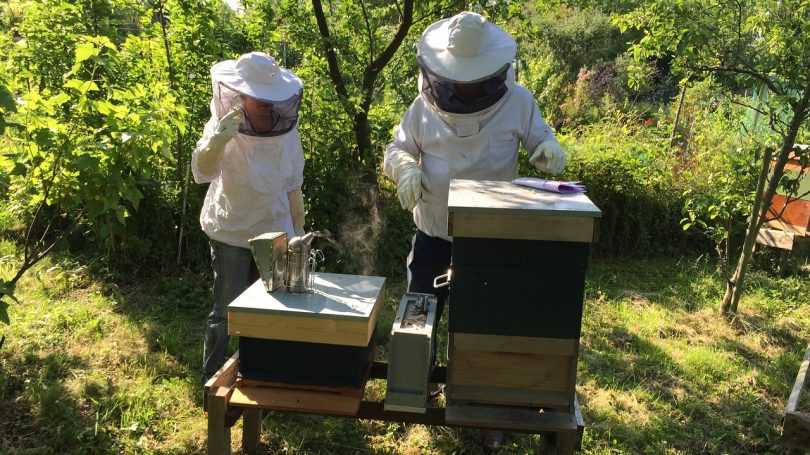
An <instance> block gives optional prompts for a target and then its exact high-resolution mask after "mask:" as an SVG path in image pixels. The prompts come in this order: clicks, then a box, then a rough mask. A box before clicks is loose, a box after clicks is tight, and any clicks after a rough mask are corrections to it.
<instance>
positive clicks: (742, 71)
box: [692, 66, 785, 95]
mask: <svg viewBox="0 0 810 455" xmlns="http://www.w3.org/2000/svg"><path fill="white" fill-rule="evenodd" d="M692 69H693V70H696V71H708V72H715V73H735V74H747V75H749V76H752V77H754V78H756V79H758V80H760V81H762V83H763V84H765V85H767V86H768V88H769V89H771V91H772V92H773V93H776V94H777V95H784V94H785V92H784V90H782V88H781V87H779V86H778V85H776V84H775V83H774V82H773V81H772V80H771V79H770V78H769V77H768V75H766V74H763V73H760V72H759V71H754V70H750V69H745V68H737V67H727V66H695V67H692Z"/></svg>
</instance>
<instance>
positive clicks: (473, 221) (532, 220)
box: [447, 212, 594, 243]
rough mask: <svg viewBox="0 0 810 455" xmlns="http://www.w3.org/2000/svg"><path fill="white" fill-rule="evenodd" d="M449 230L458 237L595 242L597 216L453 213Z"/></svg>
mask: <svg viewBox="0 0 810 455" xmlns="http://www.w3.org/2000/svg"><path fill="white" fill-rule="evenodd" d="M447 223H448V224H447V234H448V235H450V236H454V237H478V238H492V239H520V240H548V241H557V242H585V243H592V242H593V237H594V219H593V218H590V217H581V216H564V215H561V216H549V215H513V214H508V213H507V214H488V213H452V212H451V213H450V214H449V215H448V220H447Z"/></svg>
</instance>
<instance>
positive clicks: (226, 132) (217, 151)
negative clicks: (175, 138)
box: [197, 108, 242, 175]
mask: <svg viewBox="0 0 810 455" xmlns="http://www.w3.org/2000/svg"><path fill="white" fill-rule="evenodd" d="M241 123H242V109H239V108H234V109H233V110H232V111H231V112H228V113H227V114H225V115H224V116H223V117H222V118H221V119H219V120H218V121H217V123H216V125H215V126H214V133H213V134H212V135H211V137H210V138H208V143H206V144H202V146H201V147H199V148H198V150H197V169H199V170H200V172H202V173H203V174H206V175H210V174H213V173H214V172H215V171H216V170H217V167H218V166H219V161H220V160H221V159H222V152H223V151H224V150H225V144H227V143H228V141H230V140H231V139H233V137H234V136H236V133H238V132H239V125H240V124H241Z"/></svg>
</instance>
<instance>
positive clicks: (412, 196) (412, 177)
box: [397, 163, 422, 210]
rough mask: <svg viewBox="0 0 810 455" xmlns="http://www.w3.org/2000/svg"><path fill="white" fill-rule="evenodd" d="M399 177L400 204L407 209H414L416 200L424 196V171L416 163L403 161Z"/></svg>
mask: <svg viewBox="0 0 810 455" xmlns="http://www.w3.org/2000/svg"><path fill="white" fill-rule="evenodd" d="M398 174H399V177H398V178H397V196H399V204H400V205H401V206H402V208H403V209H405V210H413V208H414V207H416V201H418V200H419V198H420V197H422V171H421V170H420V169H419V166H417V165H416V163H403V165H402V166H401V167H400V168H399V172H398Z"/></svg>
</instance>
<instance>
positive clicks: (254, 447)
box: [242, 409, 262, 455]
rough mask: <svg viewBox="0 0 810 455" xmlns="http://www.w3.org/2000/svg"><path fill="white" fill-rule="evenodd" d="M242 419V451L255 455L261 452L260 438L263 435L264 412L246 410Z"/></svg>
mask: <svg viewBox="0 0 810 455" xmlns="http://www.w3.org/2000/svg"><path fill="white" fill-rule="evenodd" d="M242 419H243V420H242V450H244V451H245V453H247V454H248V455H254V454H256V453H258V452H259V438H260V436H261V433H262V410H261V409H245V411H244V413H243V414H242Z"/></svg>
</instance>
